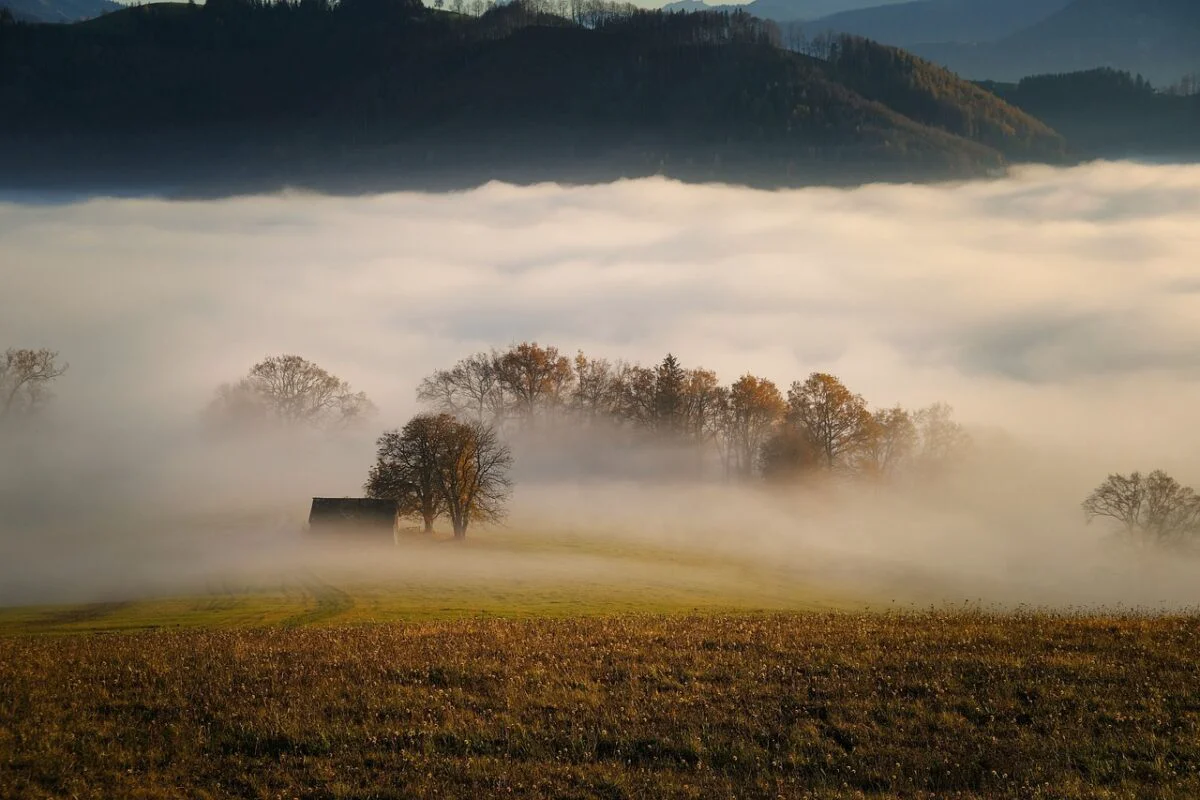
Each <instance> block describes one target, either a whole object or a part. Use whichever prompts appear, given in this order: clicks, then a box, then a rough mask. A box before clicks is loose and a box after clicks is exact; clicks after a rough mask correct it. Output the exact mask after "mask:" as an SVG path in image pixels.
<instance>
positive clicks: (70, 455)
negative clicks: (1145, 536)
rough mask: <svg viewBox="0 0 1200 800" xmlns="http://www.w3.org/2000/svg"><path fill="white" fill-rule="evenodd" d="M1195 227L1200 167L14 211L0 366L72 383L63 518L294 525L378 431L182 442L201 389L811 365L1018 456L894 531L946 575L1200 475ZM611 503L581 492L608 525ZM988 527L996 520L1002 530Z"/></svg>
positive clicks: (57, 452)
mask: <svg viewBox="0 0 1200 800" xmlns="http://www.w3.org/2000/svg"><path fill="white" fill-rule="evenodd" d="M1197 219H1200V168H1196V167H1168V166H1139V165H1132V164H1096V165H1091V166H1085V167H1080V168H1077V169H1071V170H1055V169H1050V168H1033V169H1028V170H1023V171H1019V172H1018V173H1017V174H1015V175H1014V176H1013V177H1012V178H1010V179H1006V180H1001V181H994V182H985V183H971V184H965V185H951V186H869V187H864V188H861V189H856V190H841V189H804V190H798V191H781V192H758V191H751V190H746V189H741V188H730V187H720V186H704V187H697V186H685V185H681V184H677V183H671V182H668V181H663V180H642V181H632V182H622V183H616V184H611V185H606V186H596V187H580V188H564V187H559V186H555V185H544V186H535V187H529V188H518V187H513V186H507V185H489V186H486V187H483V188H481V189H478V190H475V191H470V192H466V193H458V194H445V195H432V196H431V195H422V194H393V195H384V196H376V197H364V198H333V197H319V196H311V195H305V194H283V195H280V196H271V197H251V198H243V199H231V200H223V201H215V202H168V201H162V200H156V199H141V200H138V199H95V200H90V201H87V202H80V203H75V204H66V205H39V206H34V205H20V204H12V203H9V204H0V242H2V244H0V271H2V272H3V275H4V280H3V287H4V288H3V291H0V346H29V347H41V346H45V347H51V348H54V349H56V350H59V351H60V352H61V353H62V357H63V358H64V359H65V360H67V361H69V362H70V364H71V369H70V371H69V372H68V373H67V375H66V376H64V377H63V378H62V379H61V381H60V383H59V385H58V387H57V392H58V402H57V406H56V420H58V422H57V423H56V424H60V425H61V426H63V427H62V430H68V431H71V436H70V438H69V439H63V440H57V439H56V440H54V451H53V454H52V456H53V457H51V455H45V454H43V456H44V458H45V459H47V463H56V464H59V465H62V464H69V465H71V469H73V470H77V471H78V473H72V472H70V471H69V470H68V471H67V472H63V470H62V469H58V470H57V471H56V472H54V475H55V478H54V481H55V482H54V484H53V491H55V492H61V493H62V494H61V495H60V497H69V496H71V495H72V494H73V493H77V492H78V491H80V487H81V486H89V487H109V488H107V489H105V491H106V492H107V493H108V496H109V497H110V498H114V497H115V498H117V499H118V500H119V499H120V498H121V497H123V496H124V495H123V494H122V493H133V492H135V491H136V490H137V487H138V486H143V487H144V485H145V484H144V482H145V481H151V482H152V484H151V485H152V486H153V487H154V488H153V489H152V490H146V492H145V493H146V494H147V495H149V496H151V497H159V498H160V499H162V498H167V499H171V498H176V497H179V496H183V495H184V494H185V493H186V494H187V496H189V497H190V498H191V499H192V500H193V501H195V499H196V496H197V495H202V494H204V493H205V492H209V491H213V492H216V491H217V490H216V489H215V488H212V487H215V486H217V485H219V484H220V483H221V479H222V476H224V478H225V484H224V491H227V492H228V491H232V489H231V488H230V487H231V486H232V485H234V484H236V485H237V486H240V487H241V488H242V489H243V490H244V494H245V498H244V499H245V500H246V501H247V502H250V501H251V500H252V499H253V498H254V497H255V496H259V495H261V496H263V497H270V498H271V499H272V501H273V502H275V501H283V500H287V499H288V498H289V497H293V496H294V497H296V498H299V499H297V500H295V504H296V505H297V506H303V504H304V502H305V498H307V497H308V496H311V495H313V494H333V495H340V494H352V493H355V492H356V491H357V488H358V486H359V485H360V483H361V481H362V479H363V474H364V473H365V468H366V465H367V463H368V462H369V460H370V457H371V447H370V436H367V437H366V438H364V439H363V440H361V441H357V442H351V443H348V444H345V445H343V446H341V447H342V450H340V451H338V452H337V453H335V454H332V455H331V454H330V452H328V450H324V451H320V452H321V455H320V457H317V456H316V455H312V456H311V457H307V456H305V455H303V454H301V455H297V453H296V452H294V451H288V454H289V455H288V457H287V458H286V459H285V458H283V457H282V456H281V455H280V452H282V451H280V452H275V453H265V454H263V453H260V454H258V456H255V457H254V458H250V457H247V456H246V455H245V454H237V453H226V454H225V455H220V454H216V455H214V453H212V452H209V451H206V452H205V454H204V457H203V458H200V457H192V455H193V454H192V452H191V451H190V450H189V447H190V445H189V444H188V442H190V441H191V440H190V439H189V438H188V437H189V436H190V435H191V434H190V433H189V431H190V430H191V429H192V428H193V427H194V423H195V419H196V414H197V413H198V411H199V410H200V409H201V408H202V407H203V406H204V404H205V403H206V402H207V401H208V399H209V398H210V397H211V394H212V391H213V389H214V387H215V386H216V385H217V384H218V383H220V382H222V381H225V380H230V379H234V378H236V377H237V376H239V375H241V374H243V373H244V372H245V370H246V369H247V368H248V367H249V366H250V365H251V364H253V363H254V362H255V361H256V360H258V359H260V358H262V357H263V356H265V355H268V354H277V353H298V354H300V355H303V356H305V357H307V358H310V359H312V360H314V361H316V362H318V363H319V364H321V365H323V366H325V367H327V368H328V369H330V370H331V371H333V372H335V373H336V374H338V375H340V376H341V377H343V378H345V379H346V380H348V381H349V382H350V383H351V384H352V385H353V386H354V387H355V388H357V389H362V390H365V391H366V392H367V393H368V394H369V395H370V396H371V397H372V398H373V399H374V400H375V401H376V403H377V404H378V405H379V406H380V409H381V418H380V419H379V421H378V427H379V428H382V427H384V426H392V425H398V424H402V423H403V422H404V420H405V419H406V417H407V415H408V414H410V413H411V412H412V411H414V410H415V398H414V392H415V387H416V385H417V383H418V381H419V380H420V378H421V377H422V376H424V375H426V374H428V373H429V372H431V371H432V370H434V369H437V368H439V367H445V366H449V365H450V364H452V363H453V362H454V361H455V360H456V359H458V358H460V357H462V356H465V355H468V354H470V353H472V352H474V351H477V350H481V349H487V348H490V347H492V346H499V347H502V346H505V345H507V344H509V343H512V342H517V341H521V340H526V339H528V340H537V341H539V342H541V343H543V344H554V345H557V346H558V347H559V348H561V349H562V350H563V351H565V352H567V353H568V354H573V353H574V352H575V350H576V349H579V348H582V349H583V350H584V351H585V352H587V353H589V354H591V355H598V356H607V357H610V358H625V359H629V360H640V361H642V362H652V361H657V360H658V359H660V358H661V357H662V356H663V355H664V354H665V353H666V352H668V351H671V352H673V353H675V354H676V355H677V356H678V357H679V358H680V359H681V360H682V362H683V363H684V364H685V365H687V366H698V365H702V366H706V367H709V368H712V369H714V370H716V371H717V372H718V373H719V375H720V376H721V378H722V379H723V380H724V381H726V382H729V381H732V380H734V379H736V378H737V377H738V376H739V375H741V374H743V373H745V372H754V373H756V374H759V375H762V376H765V377H768V378H771V379H773V380H775V381H776V382H778V383H779V384H780V385H781V386H786V384H787V383H789V382H791V381H792V380H795V379H802V378H803V377H805V376H806V375H807V374H808V373H810V372H812V371H816V370H821V371H831V372H834V373H835V374H837V375H839V376H840V377H841V378H842V379H843V380H844V381H845V382H846V383H847V384H848V385H849V386H850V387H851V388H852V389H854V390H856V391H860V392H862V393H863V394H864V395H865V396H866V397H867V399H868V400H869V401H871V402H872V403H874V404H876V405H891V404H893V403H897V402H900V403H904V404H906V405H911V406H919V405H925V404H927V403H930V402H933V401H937V400H944V401H947V402H949V403H951V404H952V405H954V406H955V408H956V409H957V410H958V413H959V416H960V418H961V419H962V420H963V421H964V422H966V423H967V424H969V425H970V426H971V427H972V428H974V429H976V430H977V431H983V432H984V435H986V431H987V430H1002V431H1004V432H1005V434H1006V435H1007V436H1009V437H1010V438H1011V440H1012V441H1013V442H1015V443H1016V444H1014V445H1013V446H1014V447H1019V448H1027V449H1026V450H1023V451H1020V452H1022V453H1024V454H1025V455H1023V456H1020V457H1019V458H1017V459H1015V460H1009V461H1005V462H1003V466H1002V467H1001V466H995V465H994V466H993V468H994V469H997V470H998V472H997V474H996V475H995V476H994V484H993V485H994V487H998V488H995V491H992V490H990V489H989V491H987V492H982V493H978V494H971V495H970V496H969V501H968V499H962V502H961V503H958V505H955V506H954V510H953V511H951V510H947V509H943V510H942V511H939V512H937V513H939V514H941V515H942V516H940V517H939V519H940V520H941V522H939V523H938V525H936V526H932V525H925V523H926V522H928V521H929V520H924V521H921V520H919V519H918V518H916V517H913V518H911V519H910V520H909V523H910V524H907V526H906V530H908V531H909V533H908V534H907V535H908V536H910V537H916V538H917V539H920V540H921V541H926V540H927V538H928V537H932V539H928V542H929V544H930V547H933V548H935V549H938V550H939V551H942V552H944V551H946V550H947V547H948V546H949V545H948V542H959V543H960V544H961V547H962V550H963V554H964V558H967V557H969V554H970V553H975V554H979V553H992V552H994V548H996V547H1005V546H1009V545H1006V544H1003V543H1004V542H1006V541H1009V540H1011V539H1012V530H1013V527H1014V526H1015V527H1016V528H1018V529H1019V530H1020V531H1023V535H1025V536H1026V537H1027V538H1029V539H1030V541H1032V540H1035V539H1036V540H1037V541H1039V542H1041V541H1043V540H1045V539H1046V537H1047V536H1051V533H1049V531H1058V530H1060V529H1062V528H1061V527H1059V526H1067V527H1069V528H1070V531H1071V536H1072V537H1078V536H1083V535H1085V533H1084V532H1083V531H1084V529H1083V528H1082V522H1081V520H1080V519H1079V513H1078V502H1079V500H1080V499H1082V497H1081V493H1083V492H1085V491H1086V490H1087V489H1088V488H1090V486H1092V485H1094V484H1095V483H1097V482H1098V481H1099V480H1100V479H1102V478H1103V477H1104V475H1105V474H1107V473H1108V472H1111V471H1117V470H1120V471H1129V470H1133V469H1153V468H1155V467H1158V466H1162V467H1165V468H1167V469H1169V470H1171V471H1172V472H1174V473H1175V474H1176V475H1177V476H1178V477H1179V478H1180V479H1181V480H1184V481H1185V482H1188V483H1192V484H1200V448H1198V447H1197V445H1198V444H1200V442H1198V439H1200V434H1197V433H1196V426H1195V416H1196V409H1197V408H1198V407H1200V272H1197V266H1196V264H1197V262H1196V255H1195V254H1196V253H1197V252H1200V226H1197V224H1196V221H1197ZM371 433H372V434H373V433H374V431H372V432H371ZM1030 448H1031V449H1030ZM310 452H311V453H313V454H315V453H316V452H317V451H316V450H313V451H310ZM1014 452H1016V451H1014ZM43 456H39V458H42V457H43ZM256 458H257V459H259V460H255V459H256ZM55 459H57V460H55ZM272 459H274V460H272ZM1021 459H1024V461H1022V460H1021ZM282 461H286V462H287V463H286V464H285V465H282V466H281V464H280V462H282ZM997 463H998V464H999V463H1000V462H997ZM0 466H3V465H0ZM8 466H9V469H10V470H18V466H17V465H16V464H9V465H8ZM56 469H57V468H56ZM18 471H19V472H21V474H26V473H29V474H32V473H31V472H30V470H29V469H28V468H27V465H22V466H21V467H20V469H19V470H18ZM244 474H253V475H254V476H255V481H256V482H254V483H247V482H246V481H244V480H241V478H238V476H242V475H244ZM79 475H86V476H87V479H86V481H84V480H81V479H79V477H78V476H79ZM231 476H232V477H231ZM235 479H236V480H235ZM26 480H33V479H31V478H26ZM45 480H47V481H48V480H50V479H49V478H46V479H45ZM989 480H991V479H989ZM32 485H34V486H39V487H40V486H43V485H44V486H49V485H50V484H32ZM1039 487H1040V488H1039ZM1047 487H1052V488H1053V491H1050V489H1049V488H1047ZM1042 489H1044V490H1045V491H1042ZM48 491H49V490H48ZM97 491H99V490H97ZM611 491H615V490H613V489H611V487H610V488H606V489H603V490H600V489H597V490H596V492H595V493H594V494H593V495H591V499H590V500H586V501H585V500H581V501H580V502H587V503H591V504H593V505H594V506H595V507H596V508H597V509H600V510H604V509H607V510H608V511H610V512H612V513H618V512H617V511H614V509H619V508H620V507H621V505H622V504H620V503H613V502H612V501H611ZM1000 491H1004V492H1009V493H1010V494H1009V495H1007V496H1006V498H1007V499H1005V498H1001V499H1000V500H999V501H997V500H995V499H993V498H992V495H994V494H995V493H996V492H1000ZM213 496H214V497H215V496H216V495H213ZM963 498H967V495H963ZM1016 498H1021V499H1020V500H1019V501H1018V500H1017V499H1016ZM543 501H545V502H549V501H548V500H547V493H546V491H545V490H543V489H540V488H539V487H537V486H528V485H527V486H524V487H521V488H520V489H519V491H518V494H517V496H516V497H514V503H515V505H516V506H517V508H518V510H519V511H520V512H521V513H524V514H526V516H529V515H531V514H534V513H535V512H537V513H540V511H541V506H537V503H541V502H543ZM89 502H92V501H89ZM289 502H290V501H289ZM680 502H681V503H682V502H684V499H683V496H682V495H681V497H680ZM687 502H688V504H689V507H693V508H694V507H696V504H695V503H694V502H692V501H687ZM956 502H957V501H956ZM551 505H552V504H551ZM535 506H536V507H535ZM626 507H627V508H628V507H633V506H631V505H629V504H626ZM639 507H640V506H639ZM1005 509H1007V510H1011V511H1012V513H1013V514H1015V515H1016V516H1013V517H1011V518H1005V522H1004V527H1003V532H1002V533H998V532H997V528H996V527H995V526H994V523H995V521H996V520H997V519H998V518H999V517H998V516H997V515H998V514H999V513H1000V512H999V511H998V510H1005ZM710 512H711V514H712V515H717V514H718V512H717V511H716V510H714V509H710ZM547 513H549V512H547ZM755 513H757V512H755ZM763 513H766V512H763ZM1005 513H1008V511H1005ZM1022 514H1023V515H1024V516H1022ZM1037 515H1042V516H1037ZM1001 516H1003V515H1001ZM1035 518H1036V519H1035ZM786 519H787V518H786V517H779V516H777V517H776V520H777V523H778V524H783V523H779V520H786ZM839 519H840V521H839V522H837V523H836V524H834V523H830V524H831V526H832V527H837V528H839V529H840V530H843V532H844V531H847V530H853V531H857V533H854V534H853V535H851V534H848V533H845V534H844V535H842V536H841V538H840V540H839V541H841V542H842V545H843V546H844V545H845V543H846V542H847V541H850V540H851V539H854V540H856V541H859V542H860V544H859V545H856V547H860V548H865V549H867V550H871V549H872V548H874V549H876V550H879V549H880V548H882V551H886V552H893V554H894V546H891V547H893V549H892V550H888V547H889V546H888V545H881V544H880V541H882V539H881V538H880V537H882V536H883V533H886V532H887V531H883V530H882V529H878V526H876V527H872V525H871V524H869V523H868V522H865V521H864V520H861V519H860V520H858V522H853V521H852V520H851V519H850V518H844V519H842V518H839ZM1031 520H1032V521H1031ZM1038 520H1040V522H1038ZM1035 522H1036V524H1035ZM1043 523H1044V524H1043ZM889 524H890V525H894V522H893V523H889ZM839 526H840V527H839ZM855 526H857V527H855ZM769 527H770V526H766V528H769ZM766 528H764V529H766ZM935 530H936V531H941V533H939V534H937V535H934V534H933V533H932V531H935ZM962 530H972V531H991V532H992V538H987V537H986V536H985V535H984V534H983V533H980V534H979V536H978V537H976V538H975V539H970V538H968V539H966V540H964V539H962V537H957V538H955V535H952V532H953V531H962ZM0 534H3V531H0ZM8 535H9V536H12V535H15V534H13V533H12V532H11V531H10V532H9V534H8ZM805 535H806V537H808V538H807V539H806V541H809V542H810V544H811V542H812V536H814V535H815V534H813V533H812V532H811V531H810V532H809V533H808V534H805ZM1086 535H1089V536H1090V535H1093V534H1091V533H1088V534H1086ZM856 537H857V538H856ZM922 537H926V538H922ZM906 541H907V540H906ZM1064 541H1065V542H1070V543H1071V544H1072V546H1074V545H1075V544H1076V543H1077V542H1078V539H1077V538H1068V539H1065V540H1064ZM0 544H2V543H0ZM1040 546H1041V545H1039V547H1040ZM950 549H953V547H951V548H950ZM1037 552H1041V551H1037ZM1010 557H1011V558H1017V557H1016V556H1015V555H1013V553H1008V555H1006V556H1004V557H1000V556H997V559H999V560H1000V561H1004V559H1006V558H1010ZM1017 561H1018V562H1020V561H1021V559H1020V558H1017ZM1022 563H1023V562H1022ZM1188 585H1189V586H1190V585H1192V584H1188ZM1196 599H1197V600H1200V597H1197V598H1196Z"/></svg>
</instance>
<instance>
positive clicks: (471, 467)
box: [437, 419, 512, 539]
mask: <svg viewBox="0 0 1200 800" xmlns="http://www.w3.org/2000/svg"><path fill="white" fill-rule="evenodd" d="M437 464H438V471H437V479H438V486H439V488H440V491H441V495H442V502H443V503H444V504H445V507H446V514H447V516H449V517H450V524H451V525H452V526H453V528H454V538H456V539H463V538H466V535H467V528H468V527H469V526H470V524H471V523H472V522H477V521H482V522H497V521H499V520H500V519H502V518H503V517H504V504H505V501H507V499H508V495H509V492H510V490H511V488H512V481H511V480H510V479H509V477H508V471H509V469H510V468H511V467H512V453H511V451H510V450H509V449H508V446H507V445H505V444H504V443H503V442H501V441H500V437H499V436H498V434H497V433H496V429H495V428H493V427H492V426H490V425H487V424H485V423H482V422H458V421H457V420H453V419H452V420H450V421H449V422H447V423H446V425H445V427H444V435H443V438H442V439H441V440H439V442H438V457H437Z"/></svg>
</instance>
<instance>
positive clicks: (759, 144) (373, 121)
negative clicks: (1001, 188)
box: [0, 0, 1065, 190]
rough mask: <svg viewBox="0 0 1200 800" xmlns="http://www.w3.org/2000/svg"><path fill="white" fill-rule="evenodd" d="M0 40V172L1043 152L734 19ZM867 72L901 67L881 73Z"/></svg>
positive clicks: (694, 175)
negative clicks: (0, 106)
mask: <svg viewBox="0 0 1200 800" xmlns="http://www.w3.org/2000/svg"><path fill="white" fill-rule="evenodd" d="M0 36H2V37H3V44H4V47H2V48H0V67H2V69H0V75H4V76H6V77H5V78H3V79H2V81H0V102H3V103H4V105H5V107H6V108H9V109H12V110H13V111H14V112H15V113H12V114H9V115H6V116H5V117H4V119H3V120H0V140H3V141H5V142H7V146H6V147H5V148H4V151H5V153H6V154H7V157H6V158H5V159H4V161H6V162H8V163H4V162H0V166H4V167H5V168H6V169H7V170H8V171H9V174H10V175H13V174H18V175H20V174H23V175H24V176H26V177H27V178H36V179H40V180H49V179H52V178H53V176H54V175H55V174H56V173H55V172H54V170H58V173H57V174H58V175H59V177H61V179H63V180H68V179H79V177H80V176H84V177H87V176H93V177H96V178H97V179H99V178H102V177H104V176H105V175H117V176H125V177H129V176H131V175H133V176H135V177H137V178H138V179H140V180H143V181H155V180H161V179H162V178H163V176H166V177H167V178H168V179H169V180H171V181H174V182H177V183H178V182H183V183H187V184H191V185H194V184H195V183H196V182H197V181H204V180H218V181H219V180H222V179H225V178H226V177H229V176H231V177H230V179H231V180H237V181H242V182H244V183H245V184H246V185H247V186H251V185H258V186H262V185H264V184H270V183H272V182H275V183H279V184H282V183H289V184H297V183H299V184H302V185H314V186H320V187H323V188H335V189H345V190H355V189H370V188H382V187H388V186H397V185H414V184H415V185H420V184H422V183H429V182H430V181H435V180H436V181H438V182H441V183H443V184H449V185H472V184H474V183H478V182H482V181H486V180H489V179H496V178H500V179H505V180H512V181H516V182H525V181H529V180H547V179H553V180H564V181H593V180H610V179H614V178H619V177H635V176H641V175H649V174H656V173H657V174H666V175H671V176H674V177H679V178H684V179H689V180H722V181H730V182H738V183H748V184H754V185H798V184H804V183H813V182H856V181H860V180H875V179H914V178H916V179H925V178H944V177H968V176H974V175H983V174H987V173H988V172H990V171H994V170H996V169H1000V168H1002V167H1003V166H1004V165H1005V164H1008V163H1012V162H1020V161H1045V160H1059V159H1061V158H1062V157H1063V154H1064V153H1065V143H1064V142H1063V140H1062V138H1061V137H1060V136H1058V135H1057V134H1056V133H1055V132H1054V131H1052V130H1050V129H1049V128H1048V127H1046V126H1045V125H1043V124H1042V123H1040V122H1038V121H1037V120H1035V119H1033V118H1032V117H1030V116H1028V115H1027V114H1025V113H1024V112H1021V111H1018V110H1016V109H1015V108H1013V107H1012V106H1009V105H1008V104H1006V103H1005V102H1004V101H1003V100H1001V99H999V98H998V97H995V96H993V95H991V94H989V93H986V92H983V91H980V90H978V89H977V88H976V87H974V86H972V85H970V84H968V83H966V82H964V81H962V80H960V79H958V78H956V77H955V76H953V75H952V74H950V73H949V72H947V71H945V70H943V69H940V68H938V67H934V66H933V65H931V64H928V63H926V62H923V61H921V60H919V59H916V58H912V57H910V56H907V55H903V54H900V53H899V52H898V51H893V50H891V49H889V48H883V47H880V46H875V45H871V46H866V45H862V46H857V45H854V44H853V40H846V46H845V47H843V48H842V49H841V50H840V51H839V55H838V56H837V57H836V58H826V59H818V58H813V57H811V56H807V55H802V54H799V53H792V52H788V51H786V50H784V49H783V48H781V47H780V45H779V40H778V30H777V29H776V28H774V26H773V24H772V23H765V22H762V21H760V20H757V19H755V18H753V17H750V16H749V15H746V14H741V13H735V14H727V13H700V14H686V15H684V14H663V13H660V12H644V11H636V10H632V9H629V8H622V7H617V6H595V7H592V8H591V10H590V11H588V12H587V13H586V15H585V16H580V17H579V18H577V19H566V18H563V17H560V16H557V15H554V14H551V13H548V12H547V11H545V10H541V9H540V8H539V7H537V6H535V5H533V4H527V3H520V4H515V5H509V6H504V7H497V8H493V9H491V10H489V11H487V12H486V13H485V14H483V15H482V16H480V17H478V18H475V17H467V16H463V15H460V14H454V13H449V12H444V11H438V10H433V9H426V8H424V7H423V6H420V5H419V4H416V3H404V2H387V0H383V1H382V2H381V1H380V0H351V2H346V3H342V4H341V5H339V6H338V7H336V8H334V9H330V8H324V7H320V6H316V5H304V4H301V5H299V6H294V7H293V6H284V5H258V4H250V3H241V2H237V0H222V1H220V2H217V1H214V2H210V3H209V4H208V5H206V6H203V7H194V6H186V5H172V4H162V5H151V6H146V7H142V8H130V9H126V10H123V11H120V12H117V13H114V14H109V15H106V16H104V17H102V18H100V19H97V20H92V21H90V22H86V23H82V24H77V25H72V26H23V25H16V26H12V25H10V26H7V27H6V28H5V29H3V31H0ZM884 62H887V63H889V64H893V65H899V67H900V70H899V71H898V72H896V74H894V75H890V76H888V77H887V79H886V80H880V79H878V69H879V65H880V64H881V63H884ZM79 131H88V135H87V136H85V137H81V136H80V135H79V133H78V132H79ZM14 171H15V172H14ZM47 176H51V177H50V178H48V177H47ZM19 179H20V178H18V180H19Z"/></svg>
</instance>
